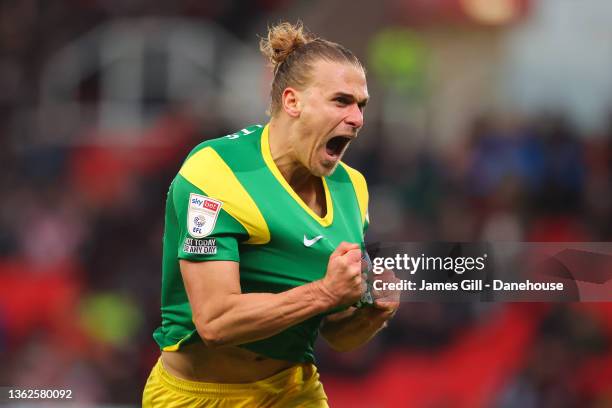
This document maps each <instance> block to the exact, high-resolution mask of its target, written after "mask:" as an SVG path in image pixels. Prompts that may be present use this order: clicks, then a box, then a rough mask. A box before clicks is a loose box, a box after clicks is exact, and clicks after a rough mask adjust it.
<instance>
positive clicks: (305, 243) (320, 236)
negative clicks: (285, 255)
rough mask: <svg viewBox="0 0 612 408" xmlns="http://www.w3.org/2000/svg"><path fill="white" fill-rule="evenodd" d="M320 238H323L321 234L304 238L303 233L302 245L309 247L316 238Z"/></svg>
mask: <svg viewBox="0 0 612 408" xmlns="http://www.w3.org/2000/svg"><path fill="white" fill-rule="evenodd" d="M321 238H323V235H317V236H316V237H314V238H312V239H308V238H306V235H304V246H305V247H311V246H313V245H314V244H315V243H316V242H317V241H318V240H320V239H321Z"/></svg>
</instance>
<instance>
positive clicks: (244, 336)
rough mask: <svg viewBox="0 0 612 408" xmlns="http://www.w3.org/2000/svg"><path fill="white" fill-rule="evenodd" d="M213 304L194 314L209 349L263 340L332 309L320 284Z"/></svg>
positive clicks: (238, 296)
mask: <svg viewBox="0 0 612 408" xmlns="http://www.w3.org/2000/svg"><path fill="white" fill-rule="evenodd" d="M209 304H210V303H209ZM215 304H216V306H215V308H214V310H212V311H211V310H206V314H204V313H203V312H204V311H203V310H202V311H200V312H199V313H198V312H196V311H194V321H195V322H196V327H197V328H198V332H199V334H200V336H201V337H202V339H203V340H204V341H205V342H206V343H207V344H208V345H210V346H221V345H237V344H242V343H248V342H251V341H255V340H260V339H263V338H267V337H270V336H273V335H275V334H277V333H279V332H281V331H283V330H285V329H286V328H288V327H290V326H293V325H295V324H298V323H300V322H302V321H304V320H306V319H308V318H310V317H312V316H315V315H317V314H320V313H323V312H325V311H326V310H328V309H329V308H331V307H332V306H333V304H332V299H331V298H330V297H328V296H327V294H326V293H325V290H324V288H323V287H322V285H321V284H320V281H316V282H312V283H309V284H306V285H302V286H299V287H297V288H294V289H291V290H288V291H286V292H282V293H276V294H274V293H244V294H241V293H237V294H231V295H226V296H224V297H223V298H222V299H219V301H218V302H215Z"/></svg>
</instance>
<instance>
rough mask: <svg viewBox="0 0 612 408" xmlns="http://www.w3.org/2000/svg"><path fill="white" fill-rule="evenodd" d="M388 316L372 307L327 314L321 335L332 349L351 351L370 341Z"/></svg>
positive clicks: (383, 325)
mask: <svg viewBox="0 0 612 408" xmlns="http://www.w3.org/2000/svg"><path fill="white" fill-rule="evenodd" d="M390 316H391V314H385V313H381V312H380V311H379V310H376V309H374V308H372V307H364V308H361V309H355V308H351V309H349V310H346V311H344V312H339V313H336V314H334V315H330V316H328V317H327V318H326V319H325V322H324V323H323V325H322V326H321V335H322V336H323V338H325V340H327V342H328V343H329V345H330V346H331V347H332V348H333V349H334V350H336V351H351V350H354V349H356V348H358V347H360V346H362V345H363V344H365V343H367V342H368V341H370V340H371V339H372V338H373V337H374V336H375V335H376V333H378V332H379V331H380V329H382V328H383V327H385V323H386V321H387V320H388V319H389V317H390Z"/></svg>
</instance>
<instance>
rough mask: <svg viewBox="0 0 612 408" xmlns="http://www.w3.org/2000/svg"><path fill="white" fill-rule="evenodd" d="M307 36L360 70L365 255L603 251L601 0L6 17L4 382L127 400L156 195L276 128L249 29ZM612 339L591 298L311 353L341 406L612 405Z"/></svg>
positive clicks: (29, 11)
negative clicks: (209, 147)
mask: <svg viewBox="0 0 612 408" xmlns="http://www.w3.org/2000/svg"><path fill="white" fill-rule="evenodd" d="M297 18H301V19H302V20H303V21H304V22H305V24H306V25H307V26H308V27H309V28H310V29H311V30H313V31H314V32H316V33H319V34H320V35H322V36H324V37H326V38H329V39H331V40H334V41H337V42H340V43H342V44H344V45H346V46H347V47H349V48H350V49H352V50H353V51H355V52H356V53H357V54H358V55H359V56H360V58H361V59H362V60H363V62H364V63H365V65H366V66H367V69H368V80H369V88H370V94H371V96H372V100H371V103H370V105H369V106H368V108H367V113H366V126H365V128H364V129H363V131H362V133H361V135H360V139H359V141H358V142H357V143H356V144H355V145H354V146H352V147H351V149H350V152H349V155H348V157H347V159H346V161H347V162H348V163H349V164H351V165H353V166H355V167H357V168H358V169H360V170H362V171H363V173H364V174H365V175H366V177H367V179H368V181H369V184H370V194H371V207H370V214H371V219H372V224H371V228H370V232H369V240H370V241H475V240H508V241H574V242H576V241H610V238H612V211H611V210H612V189H611V187H612V184H611V181H612V179H611V176H612V155H611V151H612V114H611V112H612V103H611V102H612V98H611V96H612V25H610V24H609V22H610V21H612V3H610V2H608V1H606V0H581V1H580V2H578V1H573V0H539V1H536V0H531V1H529V0H435V1H433V0H432V1H422V0H419V1H417V0H410V1H409V0H404V1H400V0H389V1H385V2H369V1H366V0H356V1H348V0H341V1H334V2H326V1H312V2H309V1H297V0H257V1H224V2H203V1H194V0H181V1H175V2H166V1H161V0H147V1H145V0H135V1H127V2H121V1H111V0H106V1H105V0H97V1H96V0H89V1H87V0H63V1H53V2H45V1H40V0H6V1H3V2H1V3H0V163H2V166H1V168H2V172H1V173H0V188H1V191H2V200H1V202H0V358H1V361H2V365H1V366H0V384H1V385H11V386H14V387H19V388H24V387H44V388H70V389H72V390H73V391H74V397H75V400H76V401H78V402H81V403H83V404H86V405H89V404H91V405H92V406H98V405H105V406H109V405H113V406H137V405H138V403H139V401H140V395H141V391H142V387H143V384H144V381H145V379H146V376H147V375H148V372H149V370H150V368H151V366H152V365H153V363H154V361H155V359H156V358H157V355H158V351H157V348H156V346H155V344H154V342H153V339H152V337H151V332H152V330H153V329H154V328H155V327H156V326H157V325H158V323H159V319H160V318H159V291H160V259H161V235H162V228H163V224H162V223H163V218H162V216H163V203H164V199H165V194H166V191H167V187H168V184H169V182H170V180H171V178H172V177H173V175H174V174H175V173H176V171H177V169H178V167H179V165H180V162H181V160H182V158H183V157H184V155H185V154H186V153H187V152H188V151H189V150H190V149H191V148H192V147H193V146H194V145H195V144H197V143H198V142H199V141H200V140H202V139H206V138H212V137H218V136H221V135H224V134H228V133H231V132H233V131H235V130H238V129H240V128H242V127H244V126H246V125H247V124H251V123H264V122H265V121H266V116H265V114H264V111H265V108H266V101H267V96H268V95H267V91H268V84H269V82H270V80H271V74H270V73H269V71H268V70H267V69H266V68H265V66H264V64H265V62H264V60H263V58H262V57H261V56H260V55H259V54H258V52H257V41H258V38H257V34H263V33H265V29H266V25H267V24H268V23H271V22H276V21H279V20H281V19H288V20H290V21H295V20H296V19H297ZM611 336H612V305H611V304H605V303H583V304H578V303H574V304H544V303H538V304H527V303H518V304H478V303H476V304H467V303H465V304H462V303H455V304H453V303H446V304H445V303H436V304H426V303H423V304H404V305H403V306H402V308H401V309H400V311H399V313H398V314H397V316H396V318H395V320H394V321H393V323H392V324H391V326H390V327H389V328H388V329H387V330H385V331H384V332H383V333H382V334H381V335H380V336H378V337H377V338H376V340H375V341H373V342H372V343H371V344H369V345H368V346H367V347H365V348H363V349H361V350H359V351H356V352H353V353H350V354H336V353H333V352H330V351H329V350H328V349H327V348H326V347H325V346H324V345H323V344H321V345H320V347H319V348H318V356H319V365H320V371H321V372H322V378H323V381H324V384H325V388H326V390H327V393H328V395H329V396H330V400H331V403H332V406H334V407H428V408H429V407H607V406H612V349H611V348H610V338H611Z"/></svg>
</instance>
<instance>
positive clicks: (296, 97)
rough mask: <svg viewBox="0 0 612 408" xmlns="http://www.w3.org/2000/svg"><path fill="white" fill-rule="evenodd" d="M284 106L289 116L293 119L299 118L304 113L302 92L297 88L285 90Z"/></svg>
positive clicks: (282, 100)
mask: <svg viewBox="0 0 612 408" xmlns="http://www.w3.org/2000/svg"><path fill="white" fill-rule="evenodd" d="M281 102H282V104H283V110H284V111H285V112H287V115H289V116H291V117H292V118H297V117H299V116H300V113H301V112H302V105H301V103H300V91H298V90H297V89H295V88H290V87H288V88H285V90H284V91H283V96H282V99H281Z"/></svg>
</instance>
